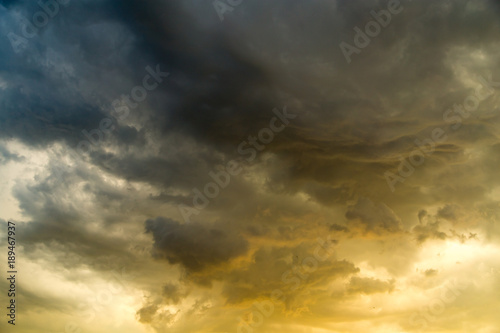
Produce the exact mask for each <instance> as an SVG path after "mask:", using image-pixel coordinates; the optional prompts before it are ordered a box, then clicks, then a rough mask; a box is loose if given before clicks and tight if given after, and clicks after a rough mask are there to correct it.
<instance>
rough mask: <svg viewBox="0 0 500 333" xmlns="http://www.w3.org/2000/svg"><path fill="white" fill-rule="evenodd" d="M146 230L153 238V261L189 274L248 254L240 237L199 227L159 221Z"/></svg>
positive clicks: (167, 220)
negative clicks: (162, 261) (177, 265)
mask: <svg viewBox="0 0 500 333" xmlns="http://www.w3.org/2000/svg"><path fill="white" fill-rule="evenodd" d="M145 228H146V232H147V233H151V234H152V235H153V240H154V250H155V252H154V255H155V256H156V257H158V258H164V259H166V260H168V262H169V263H171V264H177V263H179V264H181V265H182V266H184V267H185V268H186V269H188V270H190V271H200V270H203V269H206V268H209V267H211V266H217V265H220V264H224V263H228V262H229V261H230V260H231V259H233V258H236V257H238V256H240V255H243V254H245V252H246V251H247V250H248V243H247V241H246V240H245V239H244V238H243V237H241V236H238V235H237V234H232V233H229V232H228V231H227V230H224V229H222V230H221V229H218V228H216V227H209V226H205V225H203V224H200V223H192V224H180V223H179V222H176V221H174V220H172V219H169V218H162V217H158V218H156V219H150V220H147V221H146V222H145Z"/></svg>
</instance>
